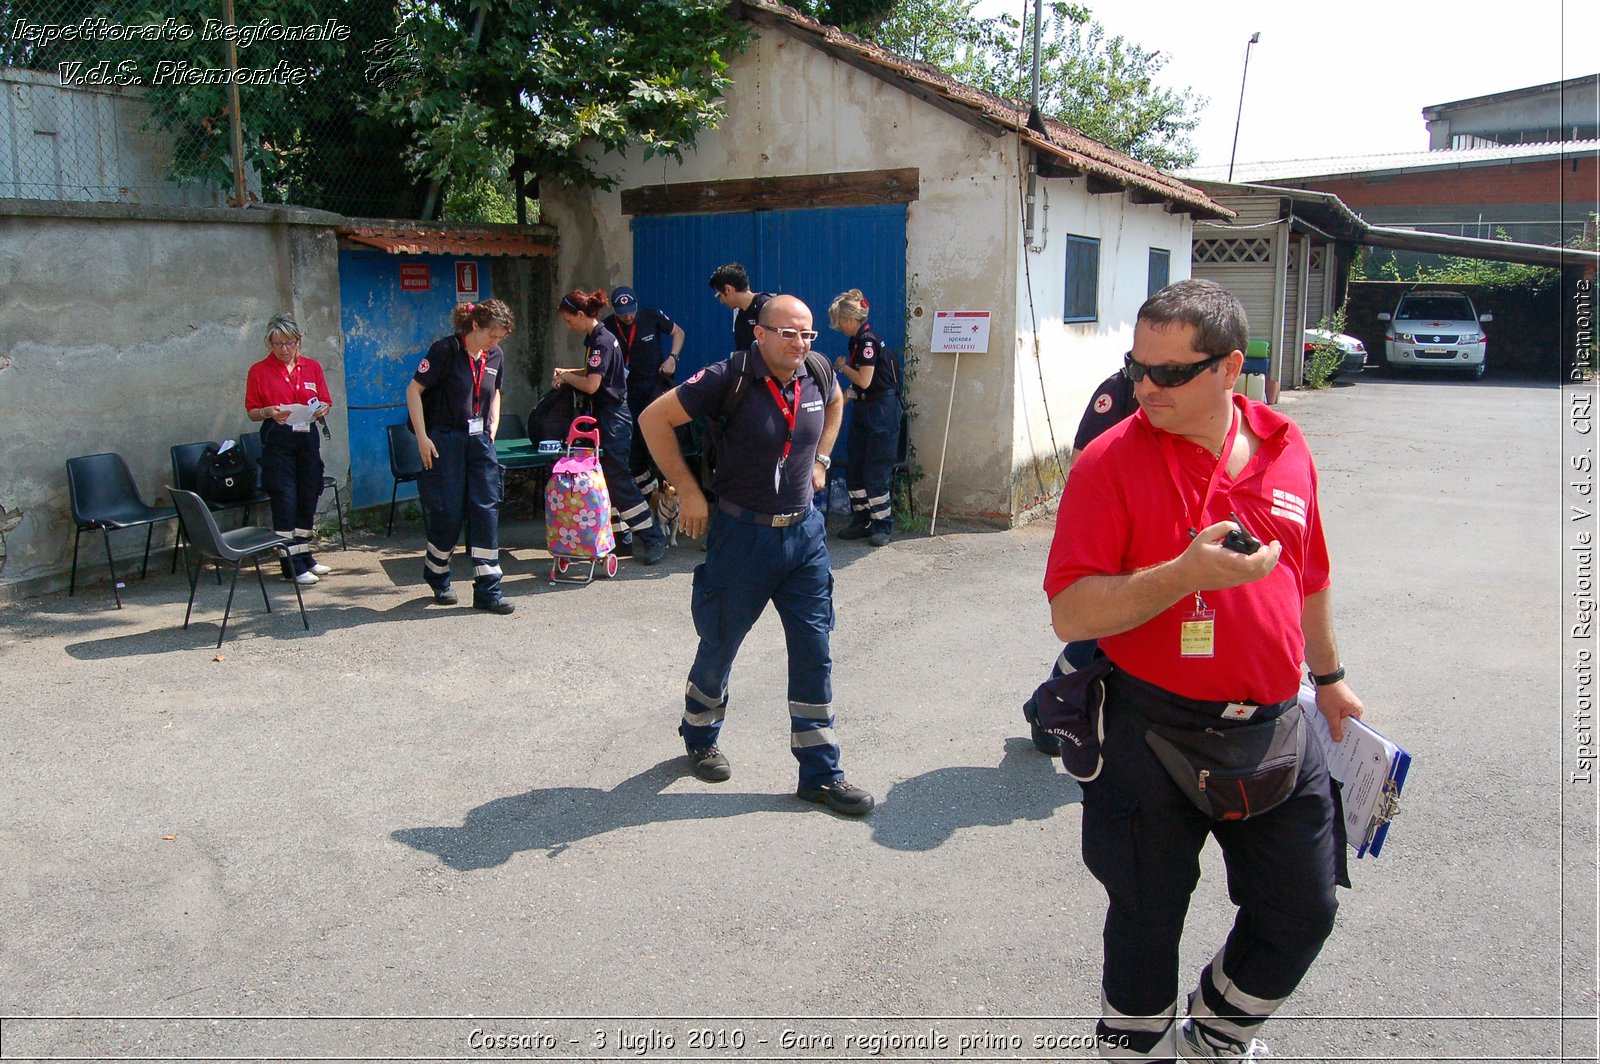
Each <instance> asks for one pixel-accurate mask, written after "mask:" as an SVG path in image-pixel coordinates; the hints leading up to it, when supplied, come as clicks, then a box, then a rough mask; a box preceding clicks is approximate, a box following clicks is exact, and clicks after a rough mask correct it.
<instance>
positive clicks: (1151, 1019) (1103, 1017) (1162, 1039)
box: [1094, 994, 1178, 1061]
mask: <svg viewBox="0 0 1600 1064" xmlns="http://www.w3.org/2000/svg"><path fill="white" fill-rule="evenodd" d="M1177 1014H1178V1003H1177V1002H1176V1001H1174V1002H1173V1003H1172V1004H1171V1005H1168V1006H1167V1007H1166V1009H1165V1010H1164V1011H1162V1012H1158V1013H1156V1014H1155V1015H1154V1016H1129V1015H1127V1014H1125V1013H1121V1012H1118V1011H1117V1010H1116V1009H1114V1008H1112V1007H1111V1004H1110V1003H1109V1002H1108V1001H1106V998H1105V995H1104V994H1101V995H1100V1022H1099V1023H1097V1024H1096V1025H1095V1028H1094V1034H1095V1047H1096V1048H1097V1049H1098V1050H1099V1052H1100V1055H1101V1056H1102V1057H1104V1058H1106V1059H1108V1060H1152V1061H1154V1060H1172V1059H1174V1058H1175V1057H1176V1056H1177V1055H1178V1044H1177V1043H1178V1029H1177V1024H1176V1023H1175V1022H1174V1021H1175V1020H1176V1018H1177Z"/></svg>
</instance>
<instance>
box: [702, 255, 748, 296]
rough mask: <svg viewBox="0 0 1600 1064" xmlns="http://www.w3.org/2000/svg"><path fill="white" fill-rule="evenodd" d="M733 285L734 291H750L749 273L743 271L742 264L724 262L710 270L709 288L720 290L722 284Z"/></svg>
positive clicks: (715, 290)
mask: <svg viewBox="0 0 1600 1064" xmlns="http://www.w3.org/2000/svg"><path fill="white" fill-rule="evenodd" d="M730 284H731V285H733V290H734V291H735V292H748V291H750V275H749V274H748V273H746V272H745V268H744V266H742V265H741V264H739V263H737V262H724V263H723V264H722V265H721V266H718V267H717V268H716V269H714V270H712V271H711V290H712V291H714V292H720V291H722V286H723V285H730Z"/></svg>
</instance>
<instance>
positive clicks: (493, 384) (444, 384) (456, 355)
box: [406, 299, 514, 614]
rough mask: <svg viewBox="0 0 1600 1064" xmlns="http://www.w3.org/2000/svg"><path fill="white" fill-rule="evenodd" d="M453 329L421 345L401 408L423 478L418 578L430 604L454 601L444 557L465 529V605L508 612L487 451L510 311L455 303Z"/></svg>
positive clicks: (496, 489)
mask: <svg viewBox="0 0 1600 1064" xmlns="http://www.w3.org/2000/svg"><path fill="white" fill-rule="evenodd" d="M450 323H451V325H452V326H453V327H454V329H455V331H454V332H453V333H451V334H450V335H449V336H446V337H444V338H443V339H441V340H439V341H438V342H437V343H435V344H434V345H433V346H432V347H430V348H428V355H427V357H426V358H424V359H423V360H422V363H421V365H419V366H418V367H417V372H416V376H414V377H413V378H412V380H411V383H410V384H408V385H406V409H407V411H408V412H409V414H410V417H411V430H412V431H413V432H415V433H416V435H417V453H418V455H419V456H420V457H421V458H422V475H421V476H420V477H418V478H417V494H418V496H419V497H420V498H421V500H422V513H423V518H424V520H425V521H426V523H427V531H428V546H427V551H426V553H424V555H423V558H422V577H423V579H424V580H426V581H427V582H428V586H429V587H431V588H432V589H433V598H434V601H435V602H438V603H440V604H442V605H446V606H453V605H455V603H456V601H457V598H456V593H455V590H454V588H452V587H451V586H450V554H451V552H452V551H454V550H455V547H456V541H457V540H458V539H460V538H461V526H462V523H463V522H465V524H466V526H467V552H468V554H469V555H471V558H472V605H473V606H474V607H476V608H477V609H480V610H487V611H488V612H490V613H499V614H506V613H510V612H511V611H512V609H513V607H512V605H511V603H509V602H507V601H506V600H505V599H504V598H503V597H501V594H500V577H501V571H500V510H499V507H500V503H501V501H502V499H503V497H504V493H505V470H504V469H502V468H501V466H500V461H499V459H498V458H496V457H495V453H494V436H495V432H496V431H497V430H498V429H499V427H500V389H501V385H502V381H501V378H502V377H503V376H504V372H505V354H504V353H503V352H502V351H501V350H500V342H501V341H502V340H504V339H505V338H506V337H507V336H510V335H511V329H512V326H513V325H514V321H513V319H512V316H511V308H510V307H508V306H506V305H505V303H503V302H501V301H500V300H498V299H489V300H485V301H484V302H482V303H462V304H459V305H458V306H457V307H456V309H455V310H454V312H452V314H451V315H450Z"/></svg>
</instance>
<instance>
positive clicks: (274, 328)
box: [244, 314, 333, 584]
mask: <svg viewBox="0 0 1600 1064" xmlns="http://www.w3.org/2000/svg"><path fill="white" fill-rule="evenodd" d="M302 339H303V338H302V336H301V333H300V326H298V325H296V324H295V320H294V319H293V318H291V317H290V316H289V315H287V314H279V315H278V316H277V317H275V318H273V319H272V320H271V321H269V322H268V323H267V357H266V358H263V359H262V360H261V361H260V362H257V363H255V364H254V365H252V366H251V367H250V372H249V374H248V375H247V377H246V379H245V388H244V409H245V414H246V415H247V416H248V417H249V418H250V420H251V421H259V422H261V488H262V490H263V491H265V492H266V493H267V497H268V498H269V499H270V500H271V502H272V528H273V530H274V531H275V532H277V534H278V535H280V536H287V537H289V538H290V539H292V540H294V543H293V545H292V546H290V547H289V549H288V551H287V553H286V554H285V555H284V559H283V575H284V578H285V579H287V580H293V581H295V582H296V583H299V584H314V583H316V582H317V578H318V577H319V576H326V575H327V573H328V571H329V570H328V567H327V566H326V565H323V564H322V563H321V562H319V561H317V559H316V558H315V557H314V556H313V555H312V553H311V537H312V536H313V535H315V534H316V533H315V525H316V520H317V501H318V500H319V499H320V498H321V497H322V472H323V469H322V444H321V442H320V441H319V439H318V434H317V433H316V432H315V431H313V428H312V426H311V424H309V423H307V424H304V425H296V426H293V427H291V426H290V425H289V424H288V421H289V408H290V407H291V406H299V405H308V404H310V403H312V402H316V403H317V404H319V405H318V407H317V410H316V412H315V414H314V417H315V418H317V419H318V420H320V419H322V418H325V417H327V416H328V407H329V404H331V403H332V402H333V396H332V395H331V394H329V392H328V381H327V378H326V377H324V376H323V374H322V366H321V365H320V364H319V363H318V362H317V360H316V359H313V358H307V357H306V356H305V355H303V354H301V353H300V345H301V342H302Z"/></svg>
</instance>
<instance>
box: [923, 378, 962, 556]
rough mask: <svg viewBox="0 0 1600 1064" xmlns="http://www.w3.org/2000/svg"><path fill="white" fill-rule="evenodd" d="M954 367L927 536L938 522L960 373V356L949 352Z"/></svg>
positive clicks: (932, 531) (931, 533) (945, 412)
mask: <svg viewBox="0 0 1600 1064" xmlns="http://www.w3.org/2000/svg"><path fill="white" fill-rule="evenodd" d="M950 357H952V358H954V359H955V360H956V361H955V365H953V366H951V367H950V403H949V405H948V406H946V407H945V410H944V440H943V442H941V443H940V444H939V477H938V479H937V480H935V481H934V482H933V513H932V514H931V515H930V516H929V517H928V535H930V536H931V535H933V534H934V530H935V528H936V526H937V525H938V522H939V492H940V491H942V490H943V489H944V452H945V449H946V448H947V447H949V446H950V416H951V414H953V413H954V412H955V408H956V374H957V373H960V372H961V355H960V353H959V352H954V351H952V352H951V355H950Z"/></svg>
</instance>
